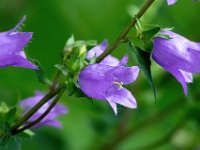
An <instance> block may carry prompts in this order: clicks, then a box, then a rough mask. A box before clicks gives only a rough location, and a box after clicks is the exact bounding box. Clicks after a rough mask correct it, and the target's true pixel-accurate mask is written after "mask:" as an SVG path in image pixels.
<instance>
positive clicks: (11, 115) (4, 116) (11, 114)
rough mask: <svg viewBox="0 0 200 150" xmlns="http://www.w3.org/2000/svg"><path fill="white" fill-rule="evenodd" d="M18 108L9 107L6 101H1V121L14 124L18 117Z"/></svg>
mask: <svg viewBox="0 0 200 150" xmlns="http://www.w3.org/2000/svg"><path fill="white" fill-rule="evenodd" d="M16 112H17V108H16V107H12V108H9V107H8V106H7V104H6V103H5V102H1V103H0V122H7V123H9V124H12V123H13V122H14V120H15V118H16Z"/></svg>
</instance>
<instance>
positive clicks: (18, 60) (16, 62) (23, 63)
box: [0, 54, 37, 69]
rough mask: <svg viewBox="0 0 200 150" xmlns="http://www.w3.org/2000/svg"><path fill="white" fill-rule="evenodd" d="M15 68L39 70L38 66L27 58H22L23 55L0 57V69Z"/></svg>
mask: <svg viewBox="0 0 200 150" xmlns="http://www.w3.org/2000/svg"><path fill="white" fill-rule="evenodd" d="M6 66H13V67H22V68H29V69H37V66H36V65H34V64H32V63H31V62H30V61H28V60H27V59H26V58H24V57H23V56H21V54H20V55H19V54H13V55H12V54H10V55H3V56H0V67H6Z"/></svg>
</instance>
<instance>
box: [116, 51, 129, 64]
mask: <svg viewBox="0 0 200 150" xmlns="http://www.w3.org/2000/svg"><path fill="white" fill-rule="evenodd" d="M127 63H128V55H127V54H126V55H125V56H124V57H123V58H122V60H121V61H120V62H119V64H118V66H125V65H126V64H127Z"/></svg>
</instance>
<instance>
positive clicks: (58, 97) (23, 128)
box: [12, 88, 65, 135]
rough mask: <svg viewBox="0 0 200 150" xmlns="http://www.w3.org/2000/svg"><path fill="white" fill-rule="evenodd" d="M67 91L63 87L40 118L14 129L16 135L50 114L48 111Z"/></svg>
mask: <svg viewBox="0 0 200 150" xmlns="http://www.w3.org/2000/svg"><path fill="white" fill-rule="evenodd" d="M64 91H65V88H62V89H61V90H60V91H59V93H58V95H57V97H56V98H55V99H54V101H53V102H52V103H51V105H50V106H49V107H48V109H47V110H46V111H45V112H44V113H43V114H42V115H41V116H40V117H39V118H38V119H36V120H35V121H33V122H31V123H30V124H28V125H26V126H24V127H22V128H20V129H18V130H16V131H13V132H12V134H13V135H15V134H18V133H20V132H23V131H24V130H26V129H28V128H31V127H33V126H34V125H36V124H37V123H39V122H40V121H41V120H42V119H44V117H46V115H48V113H49V112H50V111H51V110H52V109H53V107H54V106H55V105H56V104H57V102H58V100H59V99H60V98H61V96H62V95H63V93H64Z"/></svg>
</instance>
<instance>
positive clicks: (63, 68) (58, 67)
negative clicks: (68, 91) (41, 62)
mask: <svg viewBox="0 0 200 150" xmlns="http://www.w3.org/2000/svg"><path fill="white" fill-rule="evenodd" d="M54 66H55V67H56V68H57V69H58V70H60V71H61V72H62V74H63V75H64V76H67V75H68V73H69V71H68V69H67V67H66V66H65V65H60V64H55V65H54Z"/></svg>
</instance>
